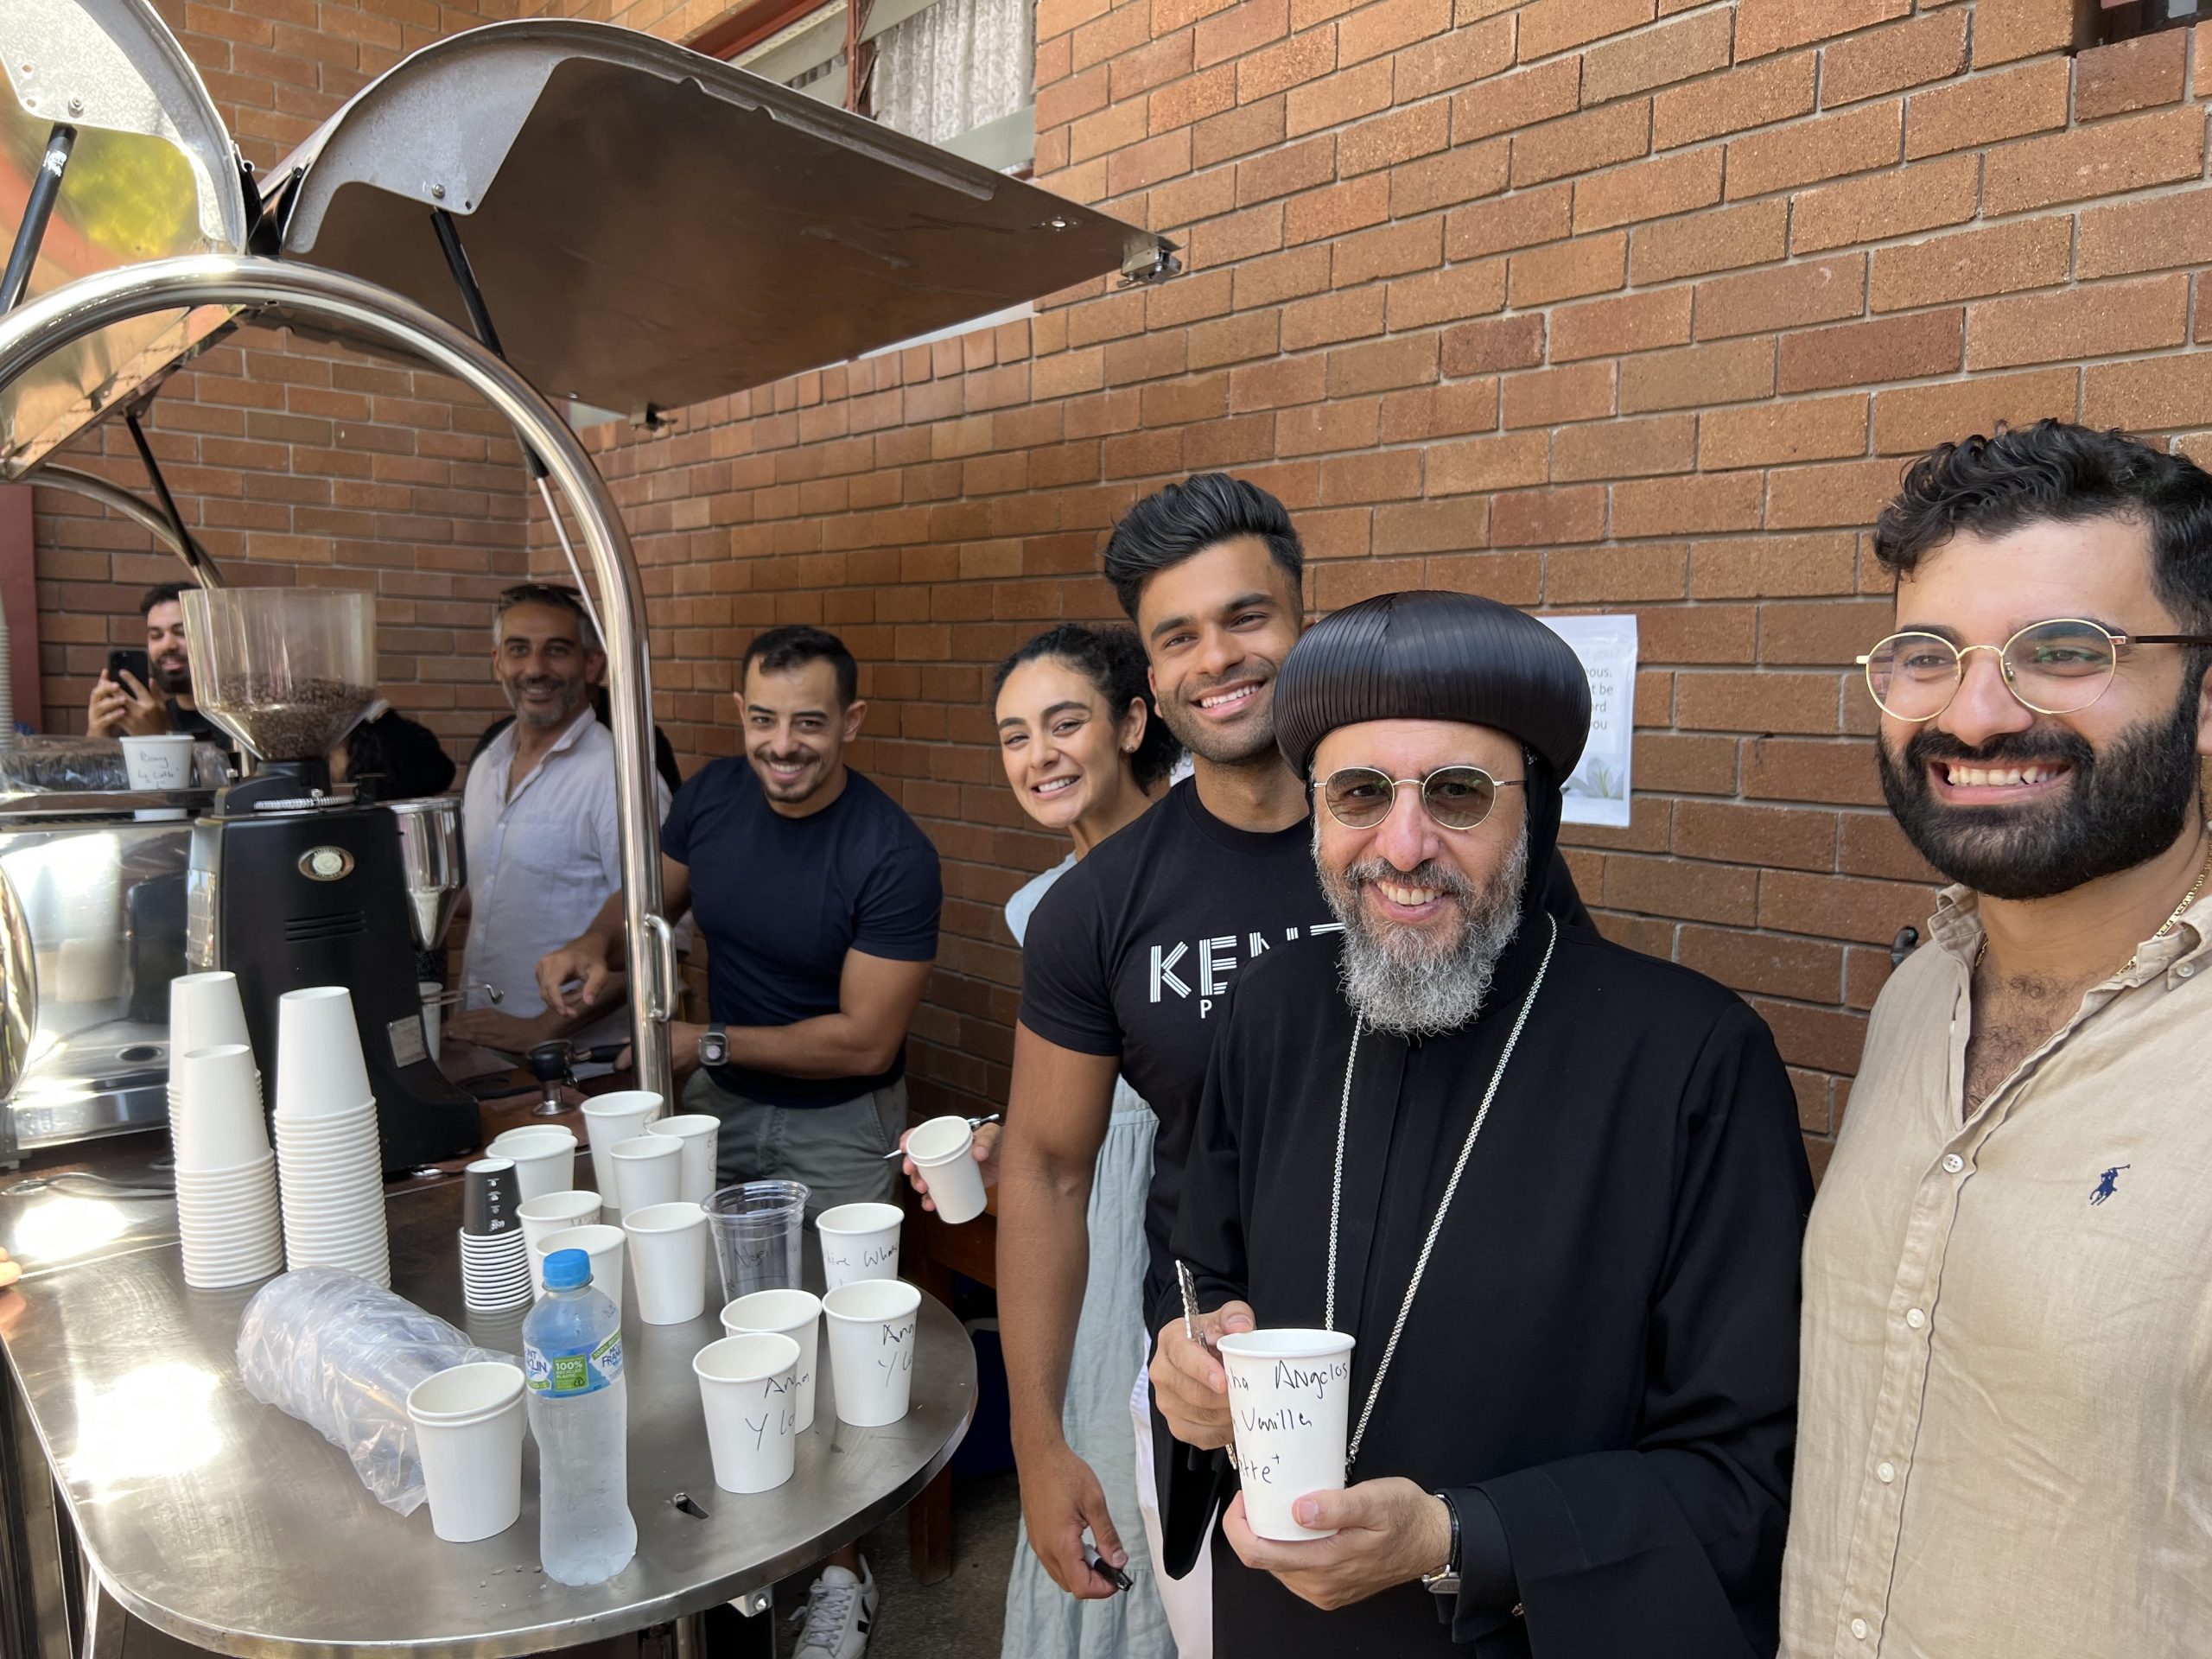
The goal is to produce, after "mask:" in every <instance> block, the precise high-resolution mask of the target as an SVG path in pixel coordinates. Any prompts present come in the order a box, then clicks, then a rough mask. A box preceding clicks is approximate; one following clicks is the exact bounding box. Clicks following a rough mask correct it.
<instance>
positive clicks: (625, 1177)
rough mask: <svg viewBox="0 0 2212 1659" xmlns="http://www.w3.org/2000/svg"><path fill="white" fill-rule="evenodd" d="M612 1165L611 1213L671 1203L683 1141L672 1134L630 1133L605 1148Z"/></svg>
mask: <svg viewBox="0 0 2212 1659" xmlns="http://www.w3.org/2000/svg"><path fill="white" fill-rule="evenodd" d="M607 1157H608V1158H609V1159H610V1160H613V1165H614V1198H615V1205H614V1212H615V1214H617V1215H618V1216H626V1215H628V1214H629V1213H630V1211H632V1210H644V1209H648V1208H650V1207H652V1205H661V1204H674V1203H675V1202H676V1201H677V1193H678V1192H679V1191H680V1190H681V1189H682V1186H683V1142H682V1141H678V1140H677V1139H676V1138H675V1137H674V1136H672V1135H632V1136H631V1137H630V1138H629V1139H628V1140H627V1141H616V1142H615V1143H614V1144H613V1146H612V1147H609V1148H608V1149H607Z"/></svg>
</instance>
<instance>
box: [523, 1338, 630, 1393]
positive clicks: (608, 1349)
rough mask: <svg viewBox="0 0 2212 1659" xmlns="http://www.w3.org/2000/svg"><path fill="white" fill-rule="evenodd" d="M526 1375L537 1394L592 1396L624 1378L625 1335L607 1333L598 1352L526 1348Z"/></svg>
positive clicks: (595, 1349) (572, 1349)
mask: <svg viewBox="0 0 2212 1659" xmlns="http://www.w3.org/2000/svg"><path fill="white" fill-rule="evenodd" d="M523 1365H524V1376H526V1377H527V1378H528V1380H529V1383H530V1387H531V1392H532V1393H535V1394H552V1395H572V1394H593V1393H595V1392H597V1391H598V1390H599V1389H603V1388H606V1387H607V1385H608V1384H609V1383H613V1381H614V1379H615V1378H616V1377H618V1376H621V1375H622V1333H621V1332H620V1331H610V1332H607V1340H606V1341H604V1342H602V1343H601V1344H599V1346H598V1347H596V1348H588V1349H587V1348H570V1349H556V1350H555V1351H551V1352H548V1351H545V1350H544V1349H543V1348H535V1347H528V1346H525V1347H524V1350H523Z"/></svg>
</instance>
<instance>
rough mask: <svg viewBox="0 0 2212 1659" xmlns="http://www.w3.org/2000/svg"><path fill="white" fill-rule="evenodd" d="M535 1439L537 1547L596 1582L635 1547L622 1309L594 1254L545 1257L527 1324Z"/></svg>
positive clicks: (554, 1570) (566, 1572)
mask: <svg viewBox="0 0 2212 1659" xmlns="http://www.w3.org/2000/svg"><path fill="white" fill-rule="evenodd" d="M522 1348H523V1365H524V1370H525V1371H526V1372H527V1373H528V1376H529V1378H530V1389H529V1395H530V1432H531V1436H532V1438H534V1439H535V1440H537V1552H538V1557H539V1560H541V1561H542V1562H543V1566H544V1568H545V1575H546V1577H548V1578H550V1579H555V1580H559V1581H560V1582H561V1583H563V1584H597V1583H599V1582H600V1581H601V1580H604V1579H610V1578H612V1577H613V1576H614V1574H615V1573H620V1571H621V1570H622V1569H623V1567H625V1566H626V1565H627V1564H628V1562H629V1560H630V1558H631V1557H632V1555H634V1554H637V1553H638V1523H637V1522H636V1521H634V1520H633V1519H632V1518H631V1515H630V1499H629V1458H628V1455H627V1452H628V1446H627V1441H628V1437H629V1432H630V1413H629V1395H628V1392H627V1389H626V1384H625V1383H623V1380H622V1310H621V1309H620V1307H618V1306H616V1305H615V1304H614V1303H613V1301H612V1300H609V1299H608V1298H607V1296H606V1295H605V1294H602V1293H601V1292H600V1291H597V1290H594V1289H593V1288H592V1282H591V1257H590V1256H589V1255H587V1254H585V1253H584V1252H583V1251H582V1250H556V1251H554V1252H553V1254H552V1255H549V1256H547V1257H546V1258H545V1295H544V1298H543V1300H541V1301H539V1303H538V1304H537V1306H536V1307H533V1308H532V1309H531V1311H530V1317H529V1318H528V1319H524V1321H523V1322H522Z"/></svg>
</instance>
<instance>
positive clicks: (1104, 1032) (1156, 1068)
mask: <svg viewBox="0 0 2212 1659" xmlns="http://www.w3.org/2000/svg"><path fill="white" fill-rule="evenodd" d="M1312 845H1313V829H1312V828H1311V826H1310V825H1309V824H1308V823H1306V820H1305V819H1303V818H1300V820H1299V821H1298V822H1297V823H1294V824H1293V825H1291V827H1290V828H1289V829H1279V830H1275V831H1274V832H1272V833H1269V834H1255V833H1253V832H1251V831H1249V830H1245V829H1234V828H1232V827H1231V826H1230V825H1228V824H1226V823H1223V822H1222V821H1221V820H1220V819H1219V818H1217V817H1214V816H1213V814H1212V813H1211V812H1209V811H1207V810H1205V807H1204V806H1203V805H1201V804H1199V801H1198V785H1197V783H1196V782H1195V781H1193V780H1190V779H1185V781H1184V782H1182V783H1180V784H1178V785H1176V786H1175V787H1174V788H1173V789H1172V790H1170V791H1168V793H1167V795H1166V798H1165V799H1163V800H1161V801H1160V802H1159V803H1158V804H1155V805H1154V806H1153V807H1152V808H1151V809H1150V810H1148V811H1147V812H1146V813H1145V814H1144V816H1143V817H1140V818H1139V819H1137V821H1136V822H1135V823H1132V824H1130V825H1128V827H1127V828H1126V829H1122V830H1120V831H1119V832H1118V833H1116V834H1115V835H1112V836H1108V837H1107V839H1106V840H1104V841H1103V842H1100V843H1099V844H1098V846H1097V847H1096V848H1095V849H1092V851H1091V852H1090V855H1089V856H1088V857H1086V858H1084V860H1083V861H1081V862H1080V863H1078V864H1077V866H1076V867H1075V868H1073V869H1071V870H1070V871H1069V872H1068V873H1067V874H1065V875H1064V876H1062V877H1061V878H1060V880H1058V882H1057V883H1055V884H1054V885H1053V887H1052V891H1051V892H1050V893H1046V895H1045V897H1044V899H1043V901H1042V902H1041V903H1039V905H1038V906H1037V913H1036V915H1035V916H1034V917H1033V918H1031V920H1030V923H1029V931H1028V933H1027V937H1026V938H1024V940H1023V943H1022V950H1021V1023H1022V1024H1023V1025H1025V1026H1027V1027H1029V1029H1030V1030H1032V1031H1033V1032H1035V1033H1037V1035H1039V1037H1042V1038H1043V1039H1045V1040H1046V1041H1047V1042H1050V1043H1057V1044H1058V1045H1059V1046H1060V1047H1062V1048H1066V1049H1072V1050H1074V1051H1075V1052H1077V1053H1082V1054H1111V1055H1116V1056H1118V1057H1119V1058H1120V1059H1121V1062H1122V1076H1123V1077H1127V1078H1128V1081H1129V1086H1130V1087H1131V1088H1133V1089H1135V1090H1136V1091H1137V1093H1138V1094H1140V1095H1141V1096H1144V1098H1145V1100H1146V1101H1147V1103H1149V1104H1150V1105H1151V1107H1152V1109H1153V1110H1154V1112H1155V1113H1156V1114H1158V1116H1159V1118H1160V1135H1159V1138H1158V1140H1157V1141H1155V1142H1154V1147H1153V1163H1152V1192H1151V1195H1150V1197H1149V1198H1148V1199H1147V1202H1146V1205H1145V1236H1146V1238H1147V1241H1148V1243H1150V1245H1151V1249H1152V1281H1151V1283H1150V1284H1149V1286H1148V1287H1147V1289H1148V1292H1149V1293H1150V1294H1149V1296H1148V1299H1147V1306H1150V1305H1151V1300H1152V1299H1155V1298H1156V1297H1157V1295H1158V1293H1159V1291H1160V1287H1161V1286H1162V1285H1163V1284H1165V1283H1166V1281H1168V1280H1169V1279H1170V1278H1172V1276H1173V1269H1172V1267H1171V1265H1170V1263H1171V1258H1170V1257H1169V1255H1168V1252H1167V1239H1168V1235H1169V1233H1170V1232H1172V1231H1173V1228H1174V1225H1175V1204H1176V1198H1177V1196H1178V1194H1179V1192H1180V1191H1181V1185H1182V1175H1183V1163H1184V1160H1185V1157H1186V1156H1187V1154H1188V1153H1189V1150H1190V1145H1191V1129H1192V1124H1193V1123H1194V1122H1196V1120H1197V1116H1198V1096H1199V1094H1200V1092H1201V1091H1202V1090H1203V1089H1204V1088H1205V1073H1206V1057H1207V1055H1208V1054H1209V1053H1210V1052H1211V1050H1212V1047H1213V1033H1214V1029H1215V1027H1216V1024H1217V1020H1218V1016H1219V1015H1220V1014H1221V1013H1222V1011H1223V999H1224V995H1225V994H1226V993H1227V991H1228V989H1229V985H1230V980H1231V978H1232V977H1233V976H1234V975H1235V974H1236V969H1238V968H1239V967H1241V966H1242V965H1243V964H1244V963H1248V962H1249V961H1251V960H1252V958H1253V957H1255V956H1257V955H1259V954H1260V953H1261V952H1262V951H1263V950H1280V949H1282V948H1283V947H1285V946H1295V945H1296V944H1298V943H1299V942H1300V941H1301V940H1305V939H1308V938H1313V936H1315V935H1316V934H1321V935H1332V934H1336V933H1340V932H1342V931H1344V930H1343V926H1342V925H1341V924H1340V923H1338V921H1337V920H1336V919H1335V918H1333V917H1332V916H1331V915H1330V914H1329V906H1328V904H1327V902H1326V901H1325V899H1323V898H1322V897H1321V887H1320V883H1319V880H1318V879H1317V878H1316V877H1315V875H1314V874H1313V853H1312V851H1311V849H1312Z"/></svg>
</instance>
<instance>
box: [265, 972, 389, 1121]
mask: <svg viewBox="0 0 2212 1659" xmlns="http://www.w3.org/2000/svg"><path fill="white" fill-rule="evenodd" d="M372 1098H373V1096H371V1094H370V1093H369V1068H368V1066H367V1065H366V1064H365V1063H364V1061H363V1060H362V1058H361V1033H360V1027H358V1026H356V1025H355V1024H354V1023H353V995H352V993H351V992H349V991H347V990H346V988H345V987H344V986H343V985H315V986H310V987H308V988H307V989H305V990H300V991H287V992H285V993H284V995H282V996H280V997H278V998H277V1116H279V1117H327V1116H332V1115H334V1114H336V1113H340V1112H347V1111H351V1110H353V1109H355V1108H356V1107H358V1106H359V1105H360V1104H361V1103H362V1102H364V1101H366V1100H370V1099H372Z"/></svg>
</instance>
